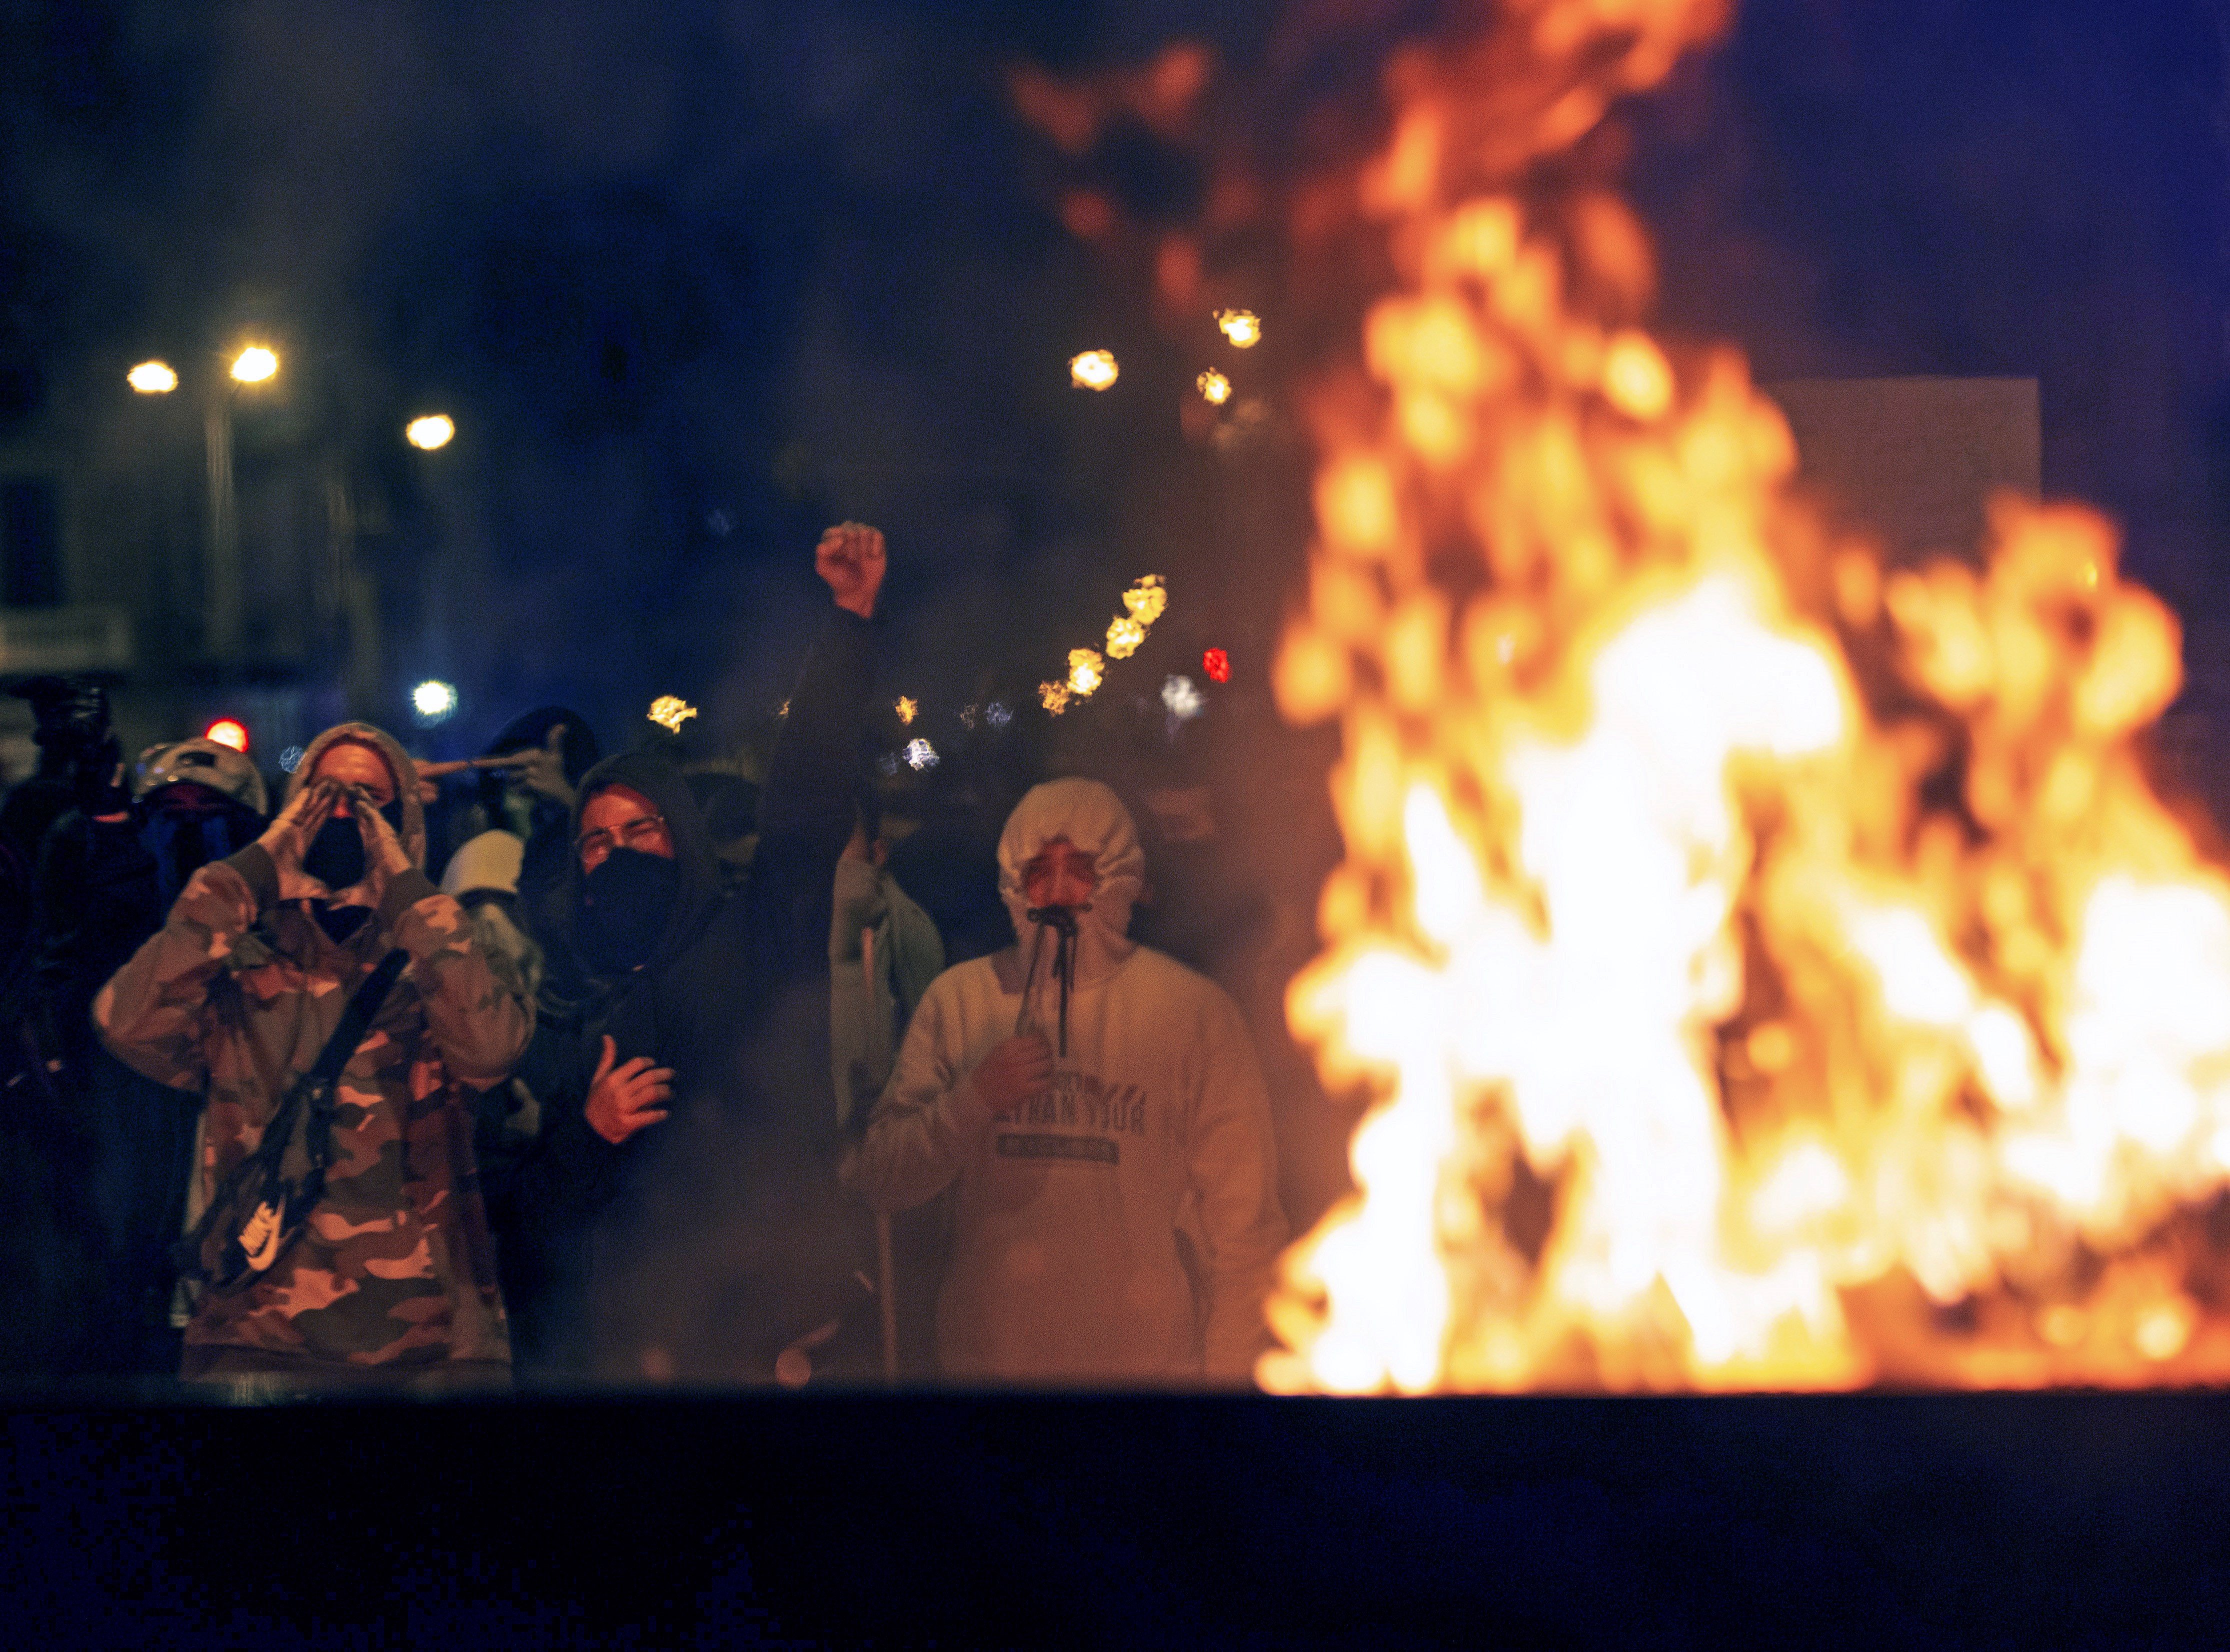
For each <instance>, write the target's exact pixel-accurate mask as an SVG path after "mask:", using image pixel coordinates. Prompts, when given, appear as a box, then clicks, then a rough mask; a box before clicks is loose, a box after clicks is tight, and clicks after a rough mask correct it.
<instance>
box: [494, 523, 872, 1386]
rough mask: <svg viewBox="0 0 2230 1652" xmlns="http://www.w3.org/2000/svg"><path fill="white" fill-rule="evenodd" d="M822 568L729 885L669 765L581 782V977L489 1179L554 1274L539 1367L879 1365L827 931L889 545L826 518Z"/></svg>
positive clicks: (649, 755) (629, 760)
mask: <svg viewBox="0 0 2230 1652" xmlns="http://www.w3.org/2000/svg"><path fill="white" fill-rule="evenodd" d="M815 564H816V567H817V569H818V570H819V572H820V574H821V576H822V579H823V580H824V581H826V582H827V583H828V586H829V588H830V589H831V591H832V592H833V593H834V595H835V601H836V610H835V612H834V613H833V614H830V615H829V618H828V624H827V627H826V628H825V629H824V630H823V631H822V634H821V635H820V637H819V638H818V639H817V640H816V641H815V644H814V646H813V650H812V652H811V654H810V656H809V659H808V660H807V662H806V665H805V669H804V672H803V674H802V677H801V678H800V679H799V682H798V685H797V686H796V690H795V691H793V692H792V694H791V696H790V710H789V713H788V715H787V717H785V718H784V719H783V729H782V733H781V736H780V738H779V740H778V742H777V745H776V748H775V750H774V752H773V754H772V755H771V757H770V761H769V763H768V768H767V775H766V781H765V784H764V787H763V789H762V791H761V794H760V804H759V826H760V833H759V843H758V848H757V852H756V853H755V855H754V856H753V858H752V861H751V870H750V872H749V874H748V876H747V877H745V878H744V883H743V885H742V887H741V888H740V889H739V890H733V891H730V890H727V889H725V887H724V880H723V877H722V875H721V870H720V866H719V862H718V860H717V858H716V857H715V856H714V853H713V845H712V841H711V838H710V836H709V833H708V832H707V829H706V822H705V820H704V817H703V815H702V813H701V812H700V811H699V807H698V805H697V802H696V800H695V798H694V796H693V794H692V793H691V790H690V787H689V785H688V783H687V781H686V778H685V777H684V776H683V775H681V773H680V771H679V770H678V769H676V768H674V765H673V764H672V763H671V762H669V761H668V760H667V758H666V757H665V756H663V755H661V754H659V753H656V752H654V751H636V752H628V753H623V754H622V755H618V756H615V757H609V758H607V759H606V760H605V761H604V762H601V763H599V764H598V765H597V766H596V768H594V769H592V770H590V773H589V774H588V775H586V776H585V777H584V778H583V781H582V782H581V788H580V789H581V799H582V800H581V804H580V808H579V812H578V815H577V835H576V839H575V842H576V849H577V852H576V856H575V859H574V862H573V867H572V881H571V897H572V898H571V903H570V904H571V914H572V922H571V929H572V941H573V943H574V949H575V951H576V952H577V955H578V956H579V957H580V958H581V959H582V961H583V963H584V965H585V966H586V967H587V968H588V970H589V972H590V980H591V989H592V990H591V992H590V995H589V997H588V998H587V999H586V1000H585V1001H584V1002H583V1004H582V1005H581V1006H580V1007H579V1010H578V1012H577V1016H576V1017H575V1019H573V1020H572V1021H571V1022H570V1023H569V1025H567V1026H566V1027H565V1028H564V1029H562V1030H561V1029H559V1028H558V1027H555V1026H552V1027H551V1028H549V1029H547V1030H546V1031H545V1034H544V1037H543V1038H541V1039H539V1040H538V1047H537V1050H536V1051H535V1052H534V1055H533V1057H532V1058H531V1060H530V1062H529V1064H528V1070H529V1073H530V1074H531V1077H530V1078H529V1082H530V1083H531V1084H532V1087H533V1088H534V1090H535V1092H536V1094H537V1096H538V1097H539V1099H540V1101H541V1103H542V1113H543V1118H542V1134H541V1138H540V1141H539V1142H538V1144H537V1148H536V1151H535V1153H534V1154H533V1155H532V1157H531V1158H530V1159H528V1160H526V1161H525V1163H523V1164H522V1165H521V1166H520V1167H519V1169H518V1171H517V1173H516V1174H515V1175H514V1176H513V1177H512V1178H510V1179H508V1180H507V1181H506V1209H507V1212H508V1214H509V1216H510V1221H509V1222H508V1223H507V1224H506V1244H511V1243H512V1241H513V1239H514V1237H515V1238H516V1240H517V1242H518V1243H519V1244H520V1245H522V1246H525V1247H531V1248H532V1250H533V1252H534V1254H535V1265H536V1267H537V1268H538V1269H539V1270H541V1271H542V1274H543V1276H544V1278H545V1280H546V1281H547V1290H548V1293H549V1294H548V1295H547V1297H546V1298H545V1300H544V1301H543V1302H539V1303H538V1304H537V1308H536V1311H535V1314H534V1318H535V1320H536V1323H537V1327H538V1330H539V1329H540V1328H541V1327H549V1328H550V1330H551V1334H552V1340H550V1341H548V1342H546V1343H545V1344H544V1345H543V1346H542V1347H540V1348H539V1349H538V1360H539V1361H540V1363H541V1370H542V1372H544V1373H545V1374H548V1375H551V1376H574V1377H577V1376H581V1375H588V1374H593V1375H595V1376H596V1377H598V1378H600V1379H607V1380H618V1381H626V1382H641V1381H643V1380H645V1379H651V1380H664V1379H669V1378H681V1379H696V1380H716V1381H720V1382H727V1383H738V1382H739V1383H746V1384H764V1383H772V1382H776V1381H790V1382H797V1381H802V1380H804V1379H807V1378H809V1377H810V1376H811V1375H812V1374H813V1373H814V1372H816V1371H818V1372H821V1373H822V1374H823V1375H824V1376H826V1375H827V1374H828V1372H829V1371H830V1368H831V1363H832V1360H835V1361H837V1362H840V1363H841V1361H842V1360H845V1359H848V1358H852V1357H855V1356H856V1357H857V1358H858V1359H859V1360H860V1364H861V1371H860V1375H861V1376H862V1377H863V1378H864V1377H870V1376H872V1374H873V1367H874V1341H875V1331H876V1327H875V1316H874V1315H873V1311H872V1303H864V1304H863V1298H864V1292H863V1289H862V1288H861V1286H860V1284H859V1283H858V1282H856V1281H855V1280H854V1274H855V1272H858V1273H864V1271H865V1270H867V1269H869V1268H872V1266H873V1249H872V1244H871V1242H870V1241H869V1239H868V1237H867V1229H866V1223H865V1222H864V1221H863V1220H862V1219H861V1218H860V1213H859V1212H856V1210H855V1208H854V1205H853V1204H852V1201H850V1200H848V1199H845V1198H844V1197H843V1195H842V1194H841V1190H840V1189H839V1188H838V1187H837V1186H836V1183H835V1140H836V1110H835V1097H834V1096H833V1095H832V1094H831V1093H830V1081H829V1053H828V1051H829V1008H828V1005H829V999H828V929H829V921H830V910H831V890H832V888H833V885H834V878H835V867H836V860H837V857H838V855H839V854H840V852H841V851H842V849H843V847H844V845H845V842H846V840H847V839H848V837H849V836H850V834H851V831H852V826H853V787H854V779H855V777H856V775H857V773H858V766H859V756H860V740H861V737H862V735H863V733H864V730H865V727H866V722H867V703H868V698H869V695H870V692H871V690H872V687H873V682H872V665H873V652H872V649H873V632H872V630H871V628H870V627H869V624H868V621H869V620H871V619H872V618H873V614H874V606H875V598H876V595H877V593H878V591H879V590H880V588H881V584H882V578H883V570H884V566H885V557H884V550H883V543H882V536H881V535H880V533H877V532H876V531H875V530H873V529H872V528H864V527H860V526H858V525H857V524H845V525H844V526H842V527H841V528H832V529H830V530H828V533H827V534H826V535H824V536H823V537H822V541H821V543H820V545H819V546H818V547H817V548H816V550H815ZM552 1045H563V1047H564V1062H563V1063H562V1064H560V1063H558V1062H554V1061H551V1060H548V1059H546V1057H548V1056H549V1054H550V1046H552ZM486 1139H487V1138H486V1136H485V1135H484V1136H483V1140H486ZM863 1305H864V1308H865V1309H866V1311H860V1310H861V1308H862V1307H863Z"/></svg>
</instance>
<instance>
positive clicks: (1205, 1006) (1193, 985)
mask: <svg viewBox="0 0 2230 1652" xmlns="http://www.w3.org/2000/svg"><path fill="white" fill-rule="evenodd" d="M1123 979H1124V982H1125V986H1126V987H1127V988H1128V989H1129V990H1130V991H1131V992H1134V993H1144V994H1148V995H1150V996H1151V997H1152V998H1153V1000H1155V1002H1156V1003H1157V1004H1159V1005H1162V1006H1163V1007H1164V1008H1166V1009H1169V1010H1172V1011H1178V1010H1182V1011H1186V1012H1191V1013H1194V1014H1196V1015H1198V1016H1199V1017H1201V1018H1202V1019H1225V1018H1228V1019H1233V1020H1239V1019H1243V1018H1242V1017H1241V1015H1240V1012H1239V1001H1238V1000H1236V999H1234V998H1233V997H1232V996H1231V994H1230V993H1227V992H1225V991H1224V990H1223V988H1222V987H1219V986H1218V985H1217V984H1216V983H1215V981H1213V980H1209V979H1208V977H1207V976H1206V975H1203V974H1201V973H1200V971H1198V970H1197V969H1195V968H1193V967H1191V966H1190V965H1189V964H1183V963H1180V962H1178V961H1176V959H1175V958H1172V957H1170V955H1169V954H1168V953H1166V952H1163V951H1161V950H1159V949H1158V948H1153V947H1149V946H1143V945H1142V946H1140V947H1139V948H1138V950H1137V951H1135V952H1133V953H1132V954H1131V958H1130V961H1129V962H1128V963H1126V964H1125V966H1124V967H1123Z"/></svg>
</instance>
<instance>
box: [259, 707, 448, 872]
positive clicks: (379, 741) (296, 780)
mask: <svg viewBox="0 0 2230 1652" xmlns="http://www.w3.org/2000/svg"><path fill="white" fill-rule="evenodd" d="M343 741H351V742H354V743H356V744H357V745H359V746H369V747H371V749H373V750H374V751H376V752H377V753H378V754H379V755H380V756H381V757H382V758H383V759H384V760H385V761H386V763H387V771H388V773H390V775H394V776H395V795H396V797H398V798H400V799H402V800H403V830H402V831H401V832H397V833H396V836H398V837H400V838H401V839H403V852H404V853H405V854H407V855H409V857H410V864H411V865H414V866H416V867H417V868H418V869H419V870H420V871H424V870H425V869H426V810H425V807H424V806H423V805H422V804H421V803H420V802H419V801H418V765H417V764H416V762H413V761H412V760H411V756H410V754H409V752H407V751H405V750H403V747H402V744H401V742H398V741H397V740H396V738H395V736H392V735H390V734H389V733H388V732H387V731H386V730H384V729H375V728H373V727H372V726H371V724H370V723H335V724H333V726H332V728H330V729H328V730H325V732H324V733H323V734H321V735H319V736H318V737H317V738H316V739H315V740H313V741H312V742H310V743H309V744H308V745H307V746H306V747H305V748H304V749H303V751H302V761H301V762H299V763H296V764H295V765H294V772H293V774H291V775H288V776H287V793H286V795H285V796H284V797H283V798H281V799H280V807H281V808H284V807H286V806H287V804H289V803H292V802H293V800H295V798H297V797H298V796H300V794H301V791H302V787H305V786H306V785H308V784H309V782H310V776H311V775H313V773H315V772H316V770H317V767H318V759H319V758H320V757H322V756H324V755H325V753H326V752H328V751H330V750H331V749H332V748H333V747H335V746H337V745H339V744H340V743H341V742H343Z"/></svg>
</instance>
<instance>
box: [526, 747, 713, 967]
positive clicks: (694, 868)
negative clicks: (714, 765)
mask: <svg viewBox="0 0 2230 1652" xmlns="http://www.w3.org/2000/svg"><path fill="white" fill-rule="evenodd" d="M614 786H624V787H627V788H628V790H629V791H633V792H639V793H641V794H642V795H643V796H644V797H647V798H648V799H649V800H650V802H651V806H652V807H654V808H655V809H656V810H657V811H658V812H659V813H660V814H661V815H662V816H663V817H665V820H666V835H667V839H669V840H670V841H671V842H672V843H673V845H674V864H675V865H676V867H677V868H678V869H679V870H680V874H681V886H680V891H679V892H678V893H677V894H676V896H675V897H674V910H673V911H672V912H671V913H670V914H668V915H667V920H666V928H665V930H664V931H663V932H662V933H661V935H660V936H659V939H658V944H657V945H656V946H655V947H654V948H652V949H651V955H650V958H649V961H648V962H647V963H645V964H644V965H643V967H644V968H645V969H657V968H659V967H661V966H662V965H665V964H667V963H670V962H671V961H673V960H674V958H676V957H678V956H680V954H681V953H683V952H684V951H686V949H687V948H688V947H689V944H690V942H693V941H694V940H695V939H696V938H697V936H698V935H699V933H700V932H701V931H702V930H703V929H704V928H705V923H706V920H707V919H708V918H710V917H711V916H712V913H713V911H714V910H715V909H717V908H718V907H719V904H720V894H721V890H722V887H723V884H722V880H721V877H720V863H719V860H718V858H715V856H714V855H713V853H712V835H711V833H710V832H707V831H706V827H705V816H704V813H703V811H701V810H700V809H699V808H698V807H697V799H696V796H695V794H693V793H692V792H691V791H690V789H689V782H688V781H687V780H686V778H685V777H684V776H683V775H682V773H681V771H680V769H678V768H674V765H673V764H672V763H671V762H667V760H666V759H665V758H664V757H662V756H661V755H658V754H657V753H656V752H651V751H622V752H619V753H616V754H615V755H612V756H609V757H607V758H605V759H604V760H603V762H600V763H598V764H597V765H596V767H595V768H591V769H590V771H589V772H588V773H587V774H586V775H583V776H582V777H581V785H580V795H579V796H578V797H577V799H576V800H575V801H574V804H573V832H572V839H571V840H570V841H569V843H568V846H567V848H566V852H565V920H566V923H567V926H568V928H569V929H570V928H572V927H574V926H576V925H577V924H578V922H579V921H580V915H581V893H582V889H581V858H580V856H579V855H578V854H577V853H575V852H573V850H572V848H571V846H570V843H571V841H578V839H579V838H580V836H581V815H582V812H583V810H585V809H586V808H587V807H589V800H590V799H591V798H593V797H594V796H596V794H597V793H599V792H602V791H605V790H607V789H609V787H614Z"/></svg>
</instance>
